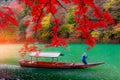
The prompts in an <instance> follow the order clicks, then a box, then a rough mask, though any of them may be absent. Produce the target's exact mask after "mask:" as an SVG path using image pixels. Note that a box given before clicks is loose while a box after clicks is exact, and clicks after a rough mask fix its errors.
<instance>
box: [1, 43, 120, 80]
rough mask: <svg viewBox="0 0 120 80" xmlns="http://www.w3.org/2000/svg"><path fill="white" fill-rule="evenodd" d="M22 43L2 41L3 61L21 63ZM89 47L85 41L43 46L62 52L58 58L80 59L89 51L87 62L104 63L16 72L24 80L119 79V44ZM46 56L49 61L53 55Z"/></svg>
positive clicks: (65, 60) (79, 61)
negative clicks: (6, 43)
mask: <svg viewBox="0 0 120 80" xmlns="http://www.w3.org/2000/svg"><path fill="white" fill-rule="evenodd" d="M6 47H8V50H6V51H4V49H3V48H6ZM21 47H22V45H20V44H14V45H0V51H1V52H0V56H2V57H0V58H1V59H0V64H11V65H17V66H19V64H18V60H20V57H19V53H18V50H19V49H20V48H21ZM39 47H40V48H43V45H39ZM86 48H87V45H86V44H69V47H68V48H67V49H65V48H62V47H58V48H44V49H43V51H52V52H53V51H54V52H62V53H63V54H64V56H61V57H59V61H62V62H74V63H81V55H82V53H83V52H86V53H87V55H88V59H87V61H88V63H89V62H90V63H91V62H105V64H102V65H100V66H96V67H92V68H87V69H46V68H24V70H22V71H23V72H22V71H21V74H20V75H21V76H20V75H19V74H18V73H19V72H18V73H17V72H14V75H17V76H19V78H20V77H23V79H22V78H21V80H120V73H119V71H120V44H97V45H96V46H95V47H94V48H92V49H91V50H86ZM9 50H11V51H12V52H11V51H9ZM4 52H5V53H4ZM13 53H15V54H13ZM3 54H4V56H3ZM9 54H11V56H10V57H8V56H7V55H9ZM5 55H6V56H5ZM3 57H5V58H3ZM2 58H3V59H2ZM27 58H28V57H27ZM43 60H45V61H50V60H51V59H43ZM25 70H26V71H25ZM23 75H25V78H24V76H23ZM27 78H29V79H27Z"/></svg>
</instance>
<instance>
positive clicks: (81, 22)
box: [0, 0, 114, 50]
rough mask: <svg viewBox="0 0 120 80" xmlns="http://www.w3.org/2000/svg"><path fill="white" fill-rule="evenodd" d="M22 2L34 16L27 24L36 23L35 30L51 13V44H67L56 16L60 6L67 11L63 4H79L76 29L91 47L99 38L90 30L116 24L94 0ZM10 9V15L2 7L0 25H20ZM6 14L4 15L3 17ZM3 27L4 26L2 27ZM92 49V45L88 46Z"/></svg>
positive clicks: (29, 0) (26, 0)
mask: <svg viewBox="0 0 120 80" xmlns="http://www.w3.org/2000/svg"><path fill="white" fill-rule="evenodd" d="M19 1H20V2H24V4H25V5H27V6H28V7H29V8H30V10H31V12H30V15H31V16H32V19H31V20H27V21H26V23H25V25H26V26H29V25H30V23H31V22H32V23H34V25H33V31H34V32H37V31H38V30H40V29H42V24H41V22H42V19H43V18H44V17H45V16H46V15H47V14H48V13H51V14H52V17H53V20H52V23H53V27H52V30H53V32H52V36H53V39H52V41H51V44H50V45H47V46H46V47H50V46H55V47H58V46H67V41H66V40H65V39H63V38H60V37H58V31H59V26H60V24H61V20H60V19H59V18H57V17H56V16H55V14H56V13H57V12H58V7H61V8H63V9H64V10H65V11H66V12H67V8H66V7H65V6H64V5H63V4H74V5H76V6H77V8H76V10H75V12H74V14H75V18H74V19H75V21H76V22H75V23H76V31H78V32H80V33H81V34H82V37H83V38H84V39H86V44H88V45H89V46H91V47H94V46H95V44H96V42H95V41H96V40H97V38H95V37H92V36H91V34H90V32H91V31H92V30H97V29H99V28H108V25H111V24H114V18H113V17H112V16H111V15H110V13H109V12H107V11H105V12H103V11H102V10H101V9H100V8H99V7H98V6H96V5H95V3H94V0H19ZM5 9H8V10H9V13H10V15H8V14H6V13H4V11H1V9H0V27H2V26H3V23H4V24H5V25H4V26H6V25H8V23H9V22H11V23H12V24H14V25H16V26H18V22H17V21H16V19H15V18H13V13H12V11H11V10H10V9H9V8H5ZM91 10H93V13H92V15H91V16H93V17H94V18H95V19H96V21H93V20H91V19H90V18H89V16H88V13H89V12H90V11H91ZM2 15H4V17H2ZM2 28H3V27H2ZM27 40H28V41H29V43H31V42H32V43H35V42H36V40H34V39H33V38H29V39H27ZM29 43H25V46H24V48H26V50H30V49H28V48H31V47H28V45H29ZM32 49H33V50H36V47H34V48H33V47H32ZM88 49H90V47H89V48H88Z"/></svg>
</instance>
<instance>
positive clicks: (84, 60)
mask: <svg viewBox="0 0 120 80" xmlns="http://www.w3.org/2000/svg"><path fill="white" fill-rule="evenodd" d="M86 59H87V54H86V53H85V52H84V53H83V54H82V62H83V63H84V64H85V65H87V61H86Z"/></svg>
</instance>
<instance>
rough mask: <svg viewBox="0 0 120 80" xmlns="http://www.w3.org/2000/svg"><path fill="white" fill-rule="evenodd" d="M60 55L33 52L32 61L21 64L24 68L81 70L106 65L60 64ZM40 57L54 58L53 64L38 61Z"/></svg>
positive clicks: (21, 62) (24, 61)
mask: <svg viewBox="0 0 120 80" xmlns="http://www.w3.org/2000/svg"><path fill="white" fill-rule="evenodd" d="M36 55H37V56H36ZM60 55H61V53H55V52H40V53H39V54H37V53H36V52H33V53H31V54H30V57H31V60H20V61H19V64H20V65H21V66H23V67H35V68H81V69H83V68H90V67H94V66H97V65H100V64H104V63H103V62H98V63H89V64H87V65H84V64H81V63H66V62H58V56H60ZM32 57H36V61H33V60H32ZM38 57H50V58H52V62H42V61H38ZM54 58H57V62H54Z"/></svg>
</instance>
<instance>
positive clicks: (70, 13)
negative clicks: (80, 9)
mask: <svg viewBox="0 0 120 80" xmlns="http://www.w3.org/2000/svg"><path fill="white" fill-rule="evenodd" d="M76 8H77V7H76V6H73V7H72V8H71V9H70V10H69V11H68V14H67V16H66V18H67V23H68V24H75V20H74V17H75V14H74V11H75V10H76Z"/></svg>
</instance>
